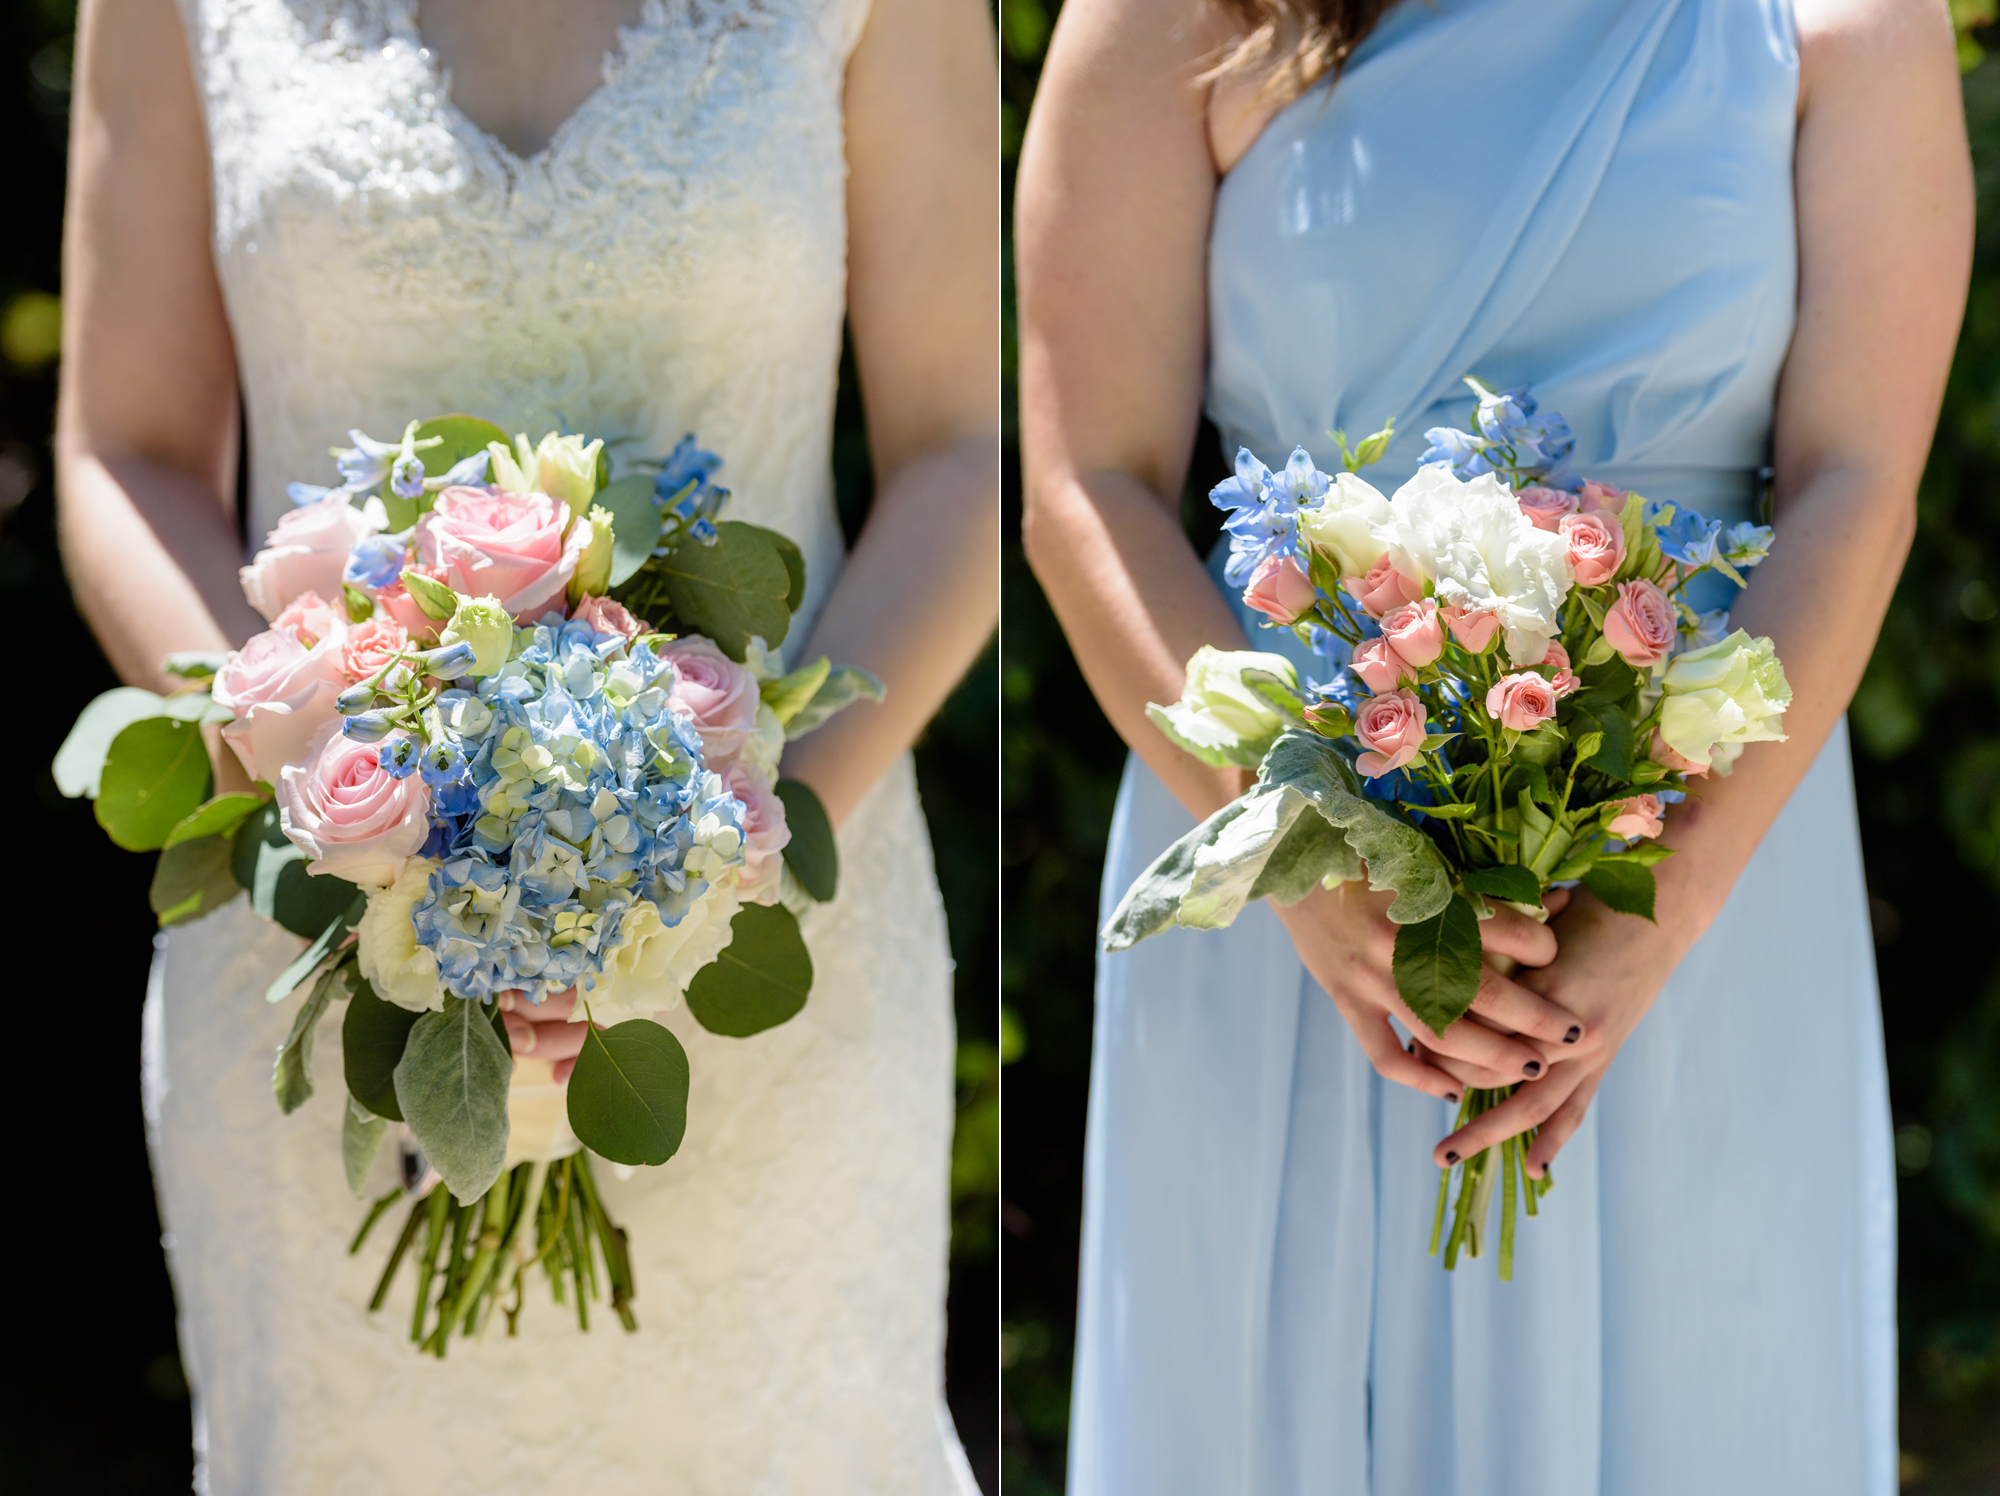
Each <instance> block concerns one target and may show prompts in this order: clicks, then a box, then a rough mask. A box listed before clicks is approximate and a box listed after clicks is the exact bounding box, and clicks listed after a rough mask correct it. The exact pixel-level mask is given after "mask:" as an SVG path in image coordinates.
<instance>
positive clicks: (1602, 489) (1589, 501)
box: [1580, 478, 1631, 516]
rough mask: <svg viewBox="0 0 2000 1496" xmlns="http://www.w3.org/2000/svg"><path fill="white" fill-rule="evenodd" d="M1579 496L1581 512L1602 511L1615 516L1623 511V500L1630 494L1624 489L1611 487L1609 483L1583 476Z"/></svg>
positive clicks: (1593, 512) (1592, 512) (1594, 512)
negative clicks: (1581, 489)
mask: <svg viewBox="0 0 2000 1496" xmlns="http://www.w3.org/2000/svg"><path fill="white" fill-rule="evenodd" d="M1580 497H1581V502H1582V505H1583V508H1582V511H1581V512H1582V513H1584V514H1596V513H1599V512H1600V511H1602V512H1605V513H1609V514H1611V515H1613V516H1616V515H1619V514H1623V513H1624V512H1625V501H1626V500H1627V499H1628V498H1630V497H1631V494H1630V493H1629V492H1628V491H1627V490H1625V489H1622V488H1613V487H1612V486H1611V485H1610V484H1609V483H1599V482H1598V481H1597V480H1596V479H1595V478H1585V479H1584V480H1583V493H1582V495H1581V496H1580Z"/></svg>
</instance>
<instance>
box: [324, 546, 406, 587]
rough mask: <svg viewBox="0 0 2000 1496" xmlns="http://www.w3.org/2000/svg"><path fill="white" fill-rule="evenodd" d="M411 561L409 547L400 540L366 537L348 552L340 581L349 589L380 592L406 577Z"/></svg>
mask: <svg viewBox="0 0 2000 1496" xmlns="http://www.w3.org/2000/svg"><path fill="white" fill-rule="evenodd" d="M408 559H409V556H408V547H407V546H406V545H405V544H404V542H403V541H402V540H401V539H399V538H394V537H391V536H388V535H364V536H363V537H362V538H361V539H359V540H357V541H355V542H354V549H353V550H351V551H349V552H348V553H347V565H346V566H345V567H343V568H342V569H341V573H340V579H341V581H343V582H345V583H346V584H347V585H348V586H350V587H362V588H366V589H367V590H368V591H370V592H380V591H381V590H382V589H383V588H384V587H388V586H392V585H394V583H395V580H396V578H397V577H399V576H401V575H402V574H403V567H404V566H405V565H406V564H407V563H408Z"/></svg>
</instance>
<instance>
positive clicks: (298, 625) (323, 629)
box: [271, 592, 347, 649]
mask: <svg viewBox="0 0 2000 1496" xmlns="http://www.w3.org/2000/svg"><path fill="white" fill-rule="evenodd" d="M346 622H347V619H346V617H345V615H343V614H340V613H336V612H334V611H333V607H332V605H331V604H329V603H325V602H322V601H321V600H320V595H319V594H318V593H317V592H301V593H300V594H299V595H298V596H297V597H295V598H293V599H292V600H291V601H290V602H288V603H286V604H285V606H284V608H283V609H282V610H281V611H280V612H279V614H278V616H277V617H276V618H274V619H272V620H271V627H272V628H274V629H277V630H279V631H281V632H283V633H287V634H290V635H291V636H292V637H293V638H294V639H296V640H298V641H299V643H301V644H303V645H304V646H305V647H306V648H307V649H311V648H312V647H313V646H314V645H315V644H317V643H319V641H320V640H322V639H324V638H326V637H327V636H328V635H329V634H332V633H334V632H335V631H336V630H338V629H340V628H341V627H342V626H343V625H345V624H346Z"/></svg>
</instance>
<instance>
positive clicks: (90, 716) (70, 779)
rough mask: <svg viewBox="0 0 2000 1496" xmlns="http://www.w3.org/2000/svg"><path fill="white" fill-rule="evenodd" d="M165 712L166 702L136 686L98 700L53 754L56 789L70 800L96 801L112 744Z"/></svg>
mask: <svg viewBox="0 0 2000 1496" xmlns="http://www.w3.org/2000/svg"><path fill="white" fill-rule="evenodd" d="M164 710H165V698H163V697H160V696H156V695H154V694H153V693H152V692H151V691H142V690H140V689H139V688H138V687H137V686H118V687H116V688H114V689H112V690H109V691H106V692H105V693H104V694H103V695H102V696H99V697H97V698H96V699H95V700H94V701H92V702H91V703H90V705H89V706H87V707H85V708H84V709H83V711H82V712H80V713H79V714H78V716H77V719H76V722H75V723H74V725H72V726H71V728H70V730H69V736H67V737H65V738H64V739H63V742H62V747H60V748H58V749H57V750H56V758H55V762H54V763H53V764H52V765H51V766H50V768H51V771H52V772H53V773H54V774H55V780H56V788H57V789H59V790H61V791H62V792H63V793H64V794H65V795H68V796H69V797H70V798H71V799H72V800H73V799H75V798H76V797H77V796H79V795H84V796H88V797H89V798H90V799H92V800H95V799H96V798H97V786H98V780H99V778H100V777H101V776H102V775H103V773H104V758H105V755H106V754H108V753H109V752H110V751H111V740H112V739H113V738H115V737H117V736H118V734H119V733H121V732H123V731H124V730H125V729H126V728H128V727H130V726H131V725H132V724H133V723H134V722H138V721H141V720H143V719H144V718H147V717H158V716H161V715H163V713H164Z"/></svg>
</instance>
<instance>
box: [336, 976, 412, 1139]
mask: <svg viewBox="0 0 2000 1496" xmlns="http://www.w3.org/2000/svg"><path fill="white" fill-rule="evenodd" d="M352 986H353V994H352V996H350V997H349V998H348V1000H347V1017H346V1018H345V1019H344V1020H342V1022H341V1025H340V1058H341V1076H342V1079H344V1080H345V1081H346V1082H347V1094H348V1095H349V1096H352V1097H353V1098H354V1100H355V1101H356V1102H357V1103H359V1104H360V1105H361V1106H362V1107H363V1108H365V1109H366V1110H367V1111H369V1112H370V1113H372V1114H373V1115H375V1116H377V1117H387V1118H388V1119H389V1120H390V1121H391V1122H401V1121H402V1120H403V1108H402V1106H401V1104H400V1103H398V1101H397V1100H396V1080H395V1076H396V1066H397V1065H399V1064H400V1063H401V1062H402V1059H403V1051H404V1049H405V1048H407V1047H408V1045H409V1041H410V1030H411V1029H413V1028H415V1027H416V1026H417V1019H418V1018H419V1017H421V1016H422V1015H421V1014H417V1013H412V1012H411V1011H410V1010H409V1009H408V1008H399V1007H397V1006H396V1005H395V1004H394V1003H391V1002H384V1001H383V1000H382V999H381V998H379V997H377V996H376V995H375V989H374V988H373V987H371V986H369V985H368V983H367V981H366V980H365V979H364V978H363V977H362V976H361V974H360V973H359V972H356V973H355V974H354V977H353V979H352Z"/></svg>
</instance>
